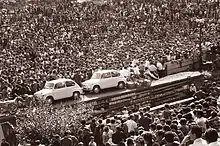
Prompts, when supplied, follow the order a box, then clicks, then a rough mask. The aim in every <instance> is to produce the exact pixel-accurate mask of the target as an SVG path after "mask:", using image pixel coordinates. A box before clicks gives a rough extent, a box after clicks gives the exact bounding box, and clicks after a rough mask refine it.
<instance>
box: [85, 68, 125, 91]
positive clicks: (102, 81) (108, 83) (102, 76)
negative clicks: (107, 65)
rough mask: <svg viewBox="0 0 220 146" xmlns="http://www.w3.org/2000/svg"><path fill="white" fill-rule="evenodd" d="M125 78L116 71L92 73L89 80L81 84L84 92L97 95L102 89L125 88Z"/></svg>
mask: <svg viewBox="0 0 220 146" xmlns="http://www.w3.org/2000/svg"><path fill="white" fill-rule="evenodd" d="M126 80H127V79H126V77H124V76H123V75H122V74H121V73H120V72H119V71H116V70H100V71H97V72H94V73H93V75H92V77H91V79H89V80H86V81H85V82H83V83H82V87H83V90H84V91H85V92H88V91H90V92H91V91H92V92H94V93H99V92H100V91H101V90H102V89H107V88H112V87H118V88H120V89H123V88H125V85H126Z"/></svg>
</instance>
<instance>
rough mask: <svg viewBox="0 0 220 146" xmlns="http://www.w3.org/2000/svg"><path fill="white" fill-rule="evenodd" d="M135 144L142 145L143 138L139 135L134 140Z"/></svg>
mask: <svg viewBox="0 0 220 146" xmlns="http://www.w3.org/2000/svg"><path fill="white" fill-rule="evenodd" d="M135 143H136V146H144V138H143V137H141V136H139V137H137V138H136V140H135Z"/></svg>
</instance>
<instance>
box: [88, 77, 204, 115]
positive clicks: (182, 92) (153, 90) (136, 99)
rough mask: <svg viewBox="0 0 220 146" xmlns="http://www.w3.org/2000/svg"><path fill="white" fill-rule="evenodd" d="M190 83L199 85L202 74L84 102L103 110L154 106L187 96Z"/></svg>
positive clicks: (201, 80)
mask: <svg viewBox="0 0 220 146" xmlns="http://www.w3.org/2000/svg"><path fill="white" fill-rule="evenodd" d="M191 83H194V84H195V85H196V86H197V87H199V86H201V85H202V83H203V75H201V74H200V75H197V76H194V77H191V78H185V79H182V80H176V81H173V82H169V83H164V84H158V85H155V86H153V87H150V88H149V87H141V88H138V89H135V90H132V91H128V92H125V93H119V94H117V95H111V96H106V97H100V98H98V99H92V100H88V101H85V102H86V103H87V104H90V105H91V104H92V105H93V106H94V110H100V109H104V110H105V112H108V111H113V110H119V109H121V108H123V107H124V106H126V107H130V106H132V105H141V106H146V105H149V106H151V107H155V106H159V105H161V104H164V103H170V102H175V101H178V100H182V99H185V98H188V91H189V85H190V84H191Z"/></svg>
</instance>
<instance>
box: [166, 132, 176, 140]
mask: <svg viewBox="0 0 220 146" xmlns="http://www.w3.org/2000/svg"><path fill="white" fill-rule="evenodd" d="M164 137H165V140H166V142H167V143H173V142H174V137H175V133H174V132H172V131H168V132H166V133H165V135H164Z"/></svg>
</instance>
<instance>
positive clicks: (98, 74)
mask: <svg viewBox="0 0 220 146" xmlns="http://www.w3.org/2000/svg"><path fill="white" fill-rule="evenodd" d="M100 77H101V74H100V73H94V74H93V75H92V77H91V79H100Z"/></svg>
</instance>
